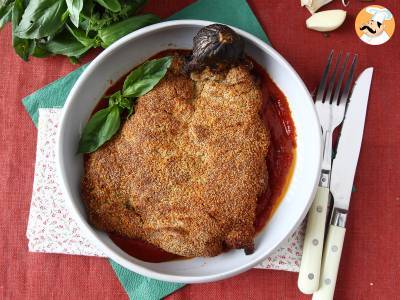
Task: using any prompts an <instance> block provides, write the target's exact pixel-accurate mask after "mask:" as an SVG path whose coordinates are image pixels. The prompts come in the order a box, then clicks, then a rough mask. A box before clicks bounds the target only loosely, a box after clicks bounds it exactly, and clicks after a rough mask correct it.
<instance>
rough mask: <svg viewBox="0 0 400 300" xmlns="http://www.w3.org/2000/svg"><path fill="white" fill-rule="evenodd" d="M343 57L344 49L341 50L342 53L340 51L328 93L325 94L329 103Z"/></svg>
mask: <svg viewBox="0 0 400 300" xmlns="http://www.w3.org/2000/svg"><path fill="white" fill-rule="evenodd" d="M341 58H342V51H340V53H339V56H338V58H337V60H336V64H335V69H334V70H333V74H332V76H331V78H330V79H329V86H328V91H327V92H326V95H325V101H328V102H329V103H330V101H331V97H332V91H333V86H334V84H335V80H336V72H337V69H338V67H339V63H340V60H341Z"/></svg>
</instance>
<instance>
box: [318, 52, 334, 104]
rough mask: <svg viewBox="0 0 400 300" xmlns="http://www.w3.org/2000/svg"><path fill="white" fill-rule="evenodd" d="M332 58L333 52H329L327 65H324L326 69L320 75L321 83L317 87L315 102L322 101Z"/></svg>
mask: <svg viewBox="0 0 400 300" xmlns="http://www.w3.org/2000/svg"><path fill="white" fill-rule="evenodd" d="M332 57H333V50H331V53H330V54H329V57H328V63H327V64H326V67H325V69H324V73H322V78H321V82H320V84H319V86H318V92H317V97H316V98H315V100H316V101H322V100H323V99H324V92H325V87H326V81H327V78H328V73H329V69H330V66H331V63H332Z"/></svg>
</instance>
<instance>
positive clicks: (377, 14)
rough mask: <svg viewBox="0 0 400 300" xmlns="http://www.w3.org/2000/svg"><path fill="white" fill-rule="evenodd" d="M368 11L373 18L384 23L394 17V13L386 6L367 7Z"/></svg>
mask: <svg viewBox="0 0 400 300" xmlns="http://www.w3.org/2000/svg"><path fill="white" fill-rule="evenodd" d="M366 11H367V13H369V14H371V15H372V18H371V20H372V21H375V22H379V23H381V24H383V22H384V21H385V20H390V19H392V18H393V15H392V13H391V12H390V11H389V10H387V9H386V8H378V7H367V8H366Z"/></svg>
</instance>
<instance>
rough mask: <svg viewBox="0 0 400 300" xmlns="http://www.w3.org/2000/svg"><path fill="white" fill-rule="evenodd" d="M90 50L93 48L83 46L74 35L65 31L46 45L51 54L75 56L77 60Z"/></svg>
mask: <svg viewBox="0 0 400 300" xmlns="http://www.w3.org/2000/svg"><path fill="white" fill-rule="evenodd" d="M90 48H91V46H85V45H82V44H81V43H80V42H79V41H77V40H76V39H75V37H74V36H73V35H72V34H70V33H69V32H68V31H65V30H64V31H63V32H61V33H60V34H58V35H56V36H55V37H54V38H53V39H52V40H51V41H49V42H48V43H46V44H45V49H46V50H47V51H49V52H51V53H54V54H62V55H66V56H74V57H76V58H79V57H81V56H82V55H83V54H85V53H86V52H87V51H88V50H89V49H90Z"/></svg>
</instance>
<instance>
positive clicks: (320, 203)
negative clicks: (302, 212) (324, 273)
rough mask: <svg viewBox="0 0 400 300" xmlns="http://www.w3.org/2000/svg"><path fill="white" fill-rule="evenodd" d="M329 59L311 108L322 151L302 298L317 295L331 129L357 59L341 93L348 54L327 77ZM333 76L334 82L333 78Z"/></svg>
mask: <svg viewBox="0 0 400 300" xmlns="http://www.w3.org/2000/svg"><path fill="white" fill-rule="evenodd" d="M333 56H334V52H333V50H332V51H331V52H330V54H329V57H328V63H327V65H326V67H325V69H324V72H323V74H322V79H321V82H320V84H319V87H318V92H317V95H316V98H315V108H316V110H317V114H318V118H319V121H320V124H321V129H322V140H323V142H324V150H323V160H322V165H321V174H320V180H319V184H318V188H317V193H316V195H315V198H314V201H313V203H312V205H311V208H310V210H309V212H308V220H307V229H306V233H305V237H304V246H303V256H302V259H301V265H300V272H299V278H298V283H297V285H298V287H299V289H300V290H301V291H302V292H303V293H304V294H312V293H314V292H315V291H317V290H318V287H319V277H320V269H321V258H322V250H323V242H324V235H325V223H326V216H327V210H328V204H329V184H330V173H331V167H332V134H333V131H334V130H335V128H336V127H338V126H339V125H340V123H341V122H342V121H343V119H344V114H345V110H346V104H347V102H348V99H349V94H350V89H351V84H352V80H353V76H354V71H355V67H356V65H357V57H358V56H357V54H355V55H354V57H353V60H352V63H351V66H350V70H349V72H348V76H347V79H346V81H345V84H344V87H343V89H342V83H343V79H344V77H345V74H346V69H347V68H346V67H347V65H348V61H349V58H350V54H349V53H346V55H345V58H344V61H343V63H342V64H341V60H342V53H339V55H338V58H337V59H336V63H335V66H334V68H333V71H332V74H331V75H330V76H329V73H331V65H332V61H333ZM339 66H340V67H339ZM339 69H340V70H339ZM338 71H339V72H338ZM337 74H338V78H336V77H337ZM328 77H329V80H328Z"/></svg>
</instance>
